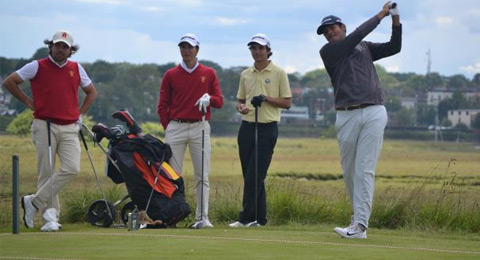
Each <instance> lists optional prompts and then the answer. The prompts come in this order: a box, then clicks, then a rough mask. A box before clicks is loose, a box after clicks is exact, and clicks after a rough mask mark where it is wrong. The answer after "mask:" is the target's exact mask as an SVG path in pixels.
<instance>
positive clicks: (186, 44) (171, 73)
mask: <svg viewBox="0 0 480 260" xmlns="http://www.w3.org/2000/svg"><path fill="white" fill-rule="evenodd" d="M178 46H179V47H180V54H181V56H182V63H181V64H179V65H178V66H176V67H175V68H172V69H170V70H168V71H167V72H166V73H165V75H164V76H163V79H162V85H161V87H160V97H159V100H158V107H157V112H158V116H159V117H160V122H161V124H162V126H163V128H164V129H165V143H167V144H169V145H170V147H171V148H172V158H171V159H170V164H171V165H172V167H173V168H174V169H175V170H177V171H178V172H179V173H181V172H182V167H183V158H184V154H185V149H186V148H187V145H188V147H189V150H190V156H191V158H192V162H193V169H194V172H195V189H196V199H197V207H196V212H195V223H193V224H192V225H191V226H190V227H191V228H202V227H213V225H212V223H211V222H210V220H209V219H208V199H209V194H210V187H209V182H208V172H209V170H210V124H209V123H208V120H209V119H210V116H211V114H210V106H211V107H214V108H221V107H222V105H223V97H222V92H221V90H220V84H219V82H218V77H217V74H216V73H215V70H213V69H212V68H210V67H207V66H204V65H202V64H200V63H199V62H198V59H197V54H198V51H199V49H200V42H199V41H198V38H197V36H195V35H194V34H191V33H187V34H185V35H183V36H182V38H181V39H180V42H179V44H178ZM203 113H205V120H206V121H205V122H202V115H203ZM202 124H203V126H202ZM202 129H204V161H203V163H202ZM202 165H203V170H202ZM202 171H203V174H202ZM202 175H203V176H202ZM202 177H203V178H202ZM202 185H203V187H202ZM202 190H203V194H202ZM202 199H203V200H202ZM202 206H203V207H202Z"/></svg>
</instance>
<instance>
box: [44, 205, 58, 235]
mask: <svg viewBox="0 0 480 260" xmlns="http://www.w3.org/2000/svg"><path fill="white" fill-rule="evenodd" d="M43 221H45V223H46V224H45V225H43V227H42V228H41V230H42V231H43V232H52V231H58V230H59V229H60V224H59V223H58V216H57V209H55V208H49V209H47V210H45V213H43Z"/></svg>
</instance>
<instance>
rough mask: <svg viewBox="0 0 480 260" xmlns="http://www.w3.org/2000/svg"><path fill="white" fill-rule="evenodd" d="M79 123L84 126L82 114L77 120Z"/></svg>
mask: <svg viewBox="0 0 480 260" xmlns="http://www.w3.org/2000/svg"><path fill="white" fill-rule="evenodd" d="M76 123H77V125H78V126H80V128H82V124H83V120H82V115H81V114H80V115H79V116H78V120H77V122H76Z"/></svg>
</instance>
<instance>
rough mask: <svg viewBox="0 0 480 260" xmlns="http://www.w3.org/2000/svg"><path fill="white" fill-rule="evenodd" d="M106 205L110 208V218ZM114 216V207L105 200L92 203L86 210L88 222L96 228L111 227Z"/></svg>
mask: <svg viewBox="0 0 480 260" xmlns="http://www.w3.org/2000/svg"><path fill="white" fill-rule="evenodd" d="M106 205H108V208H110V212H111V213H112V216H110V213H109V211H108V209H107V206H106ZM116 214H117V213H116V212H115V207H114V206H113V204H112V203H110V202H108V201H105V200H97V201H95V202H93V203H92V205H90V208H89V209H88V222H90V224H92V225H94V226H97V227H109V226H110V225H112V223H113V220H114V219H115V217H116Z"/></svg>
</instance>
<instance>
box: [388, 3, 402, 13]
mask: <svg viewBox="0 0 480 260" xmlns="http://www.w3.org/2000/svg"><path fill="white" fill-rule="evenodd" d="M392 5H394V6H395V7H394V8H392ZM390 15H400V12H399V11H398V4H396V3H395V2H392V3H390Z"/></svg>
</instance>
